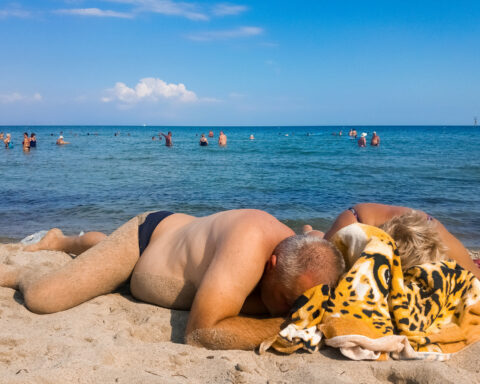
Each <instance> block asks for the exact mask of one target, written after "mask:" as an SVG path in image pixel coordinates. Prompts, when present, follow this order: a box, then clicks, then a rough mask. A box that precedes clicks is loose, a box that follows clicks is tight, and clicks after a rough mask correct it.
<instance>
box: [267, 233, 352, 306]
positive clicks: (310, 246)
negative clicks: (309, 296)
mask: <svg viewBox="0 0 480 384" xmlns="http://www.w3.org/2000/svg"><path fill="white" fill-rule="evenodd" d="M344 269H345V262H344V260H343V257H342V255H341V253H340V252H339V251H338V250H337V249H336V248H335V247H334V245H333V244H332V243H330V242H328V241H327V240H324V239H321V238H319V237H317V236H309V235H297V236H291V237H288V238H286V239H285V240H283V241H282V242H281V243H280V244H278V245H277V247H276V248H275V250H274V252H273V254H272V256H270V259H269V260H268V262H267V265H266V267H265V273H264V275H263V277H262V280H261V282H260V293H261V297H262V301H263V303H264V304H265V306H266V307H267V309H268V311H269V312H270V313H271V314H272V315H282V314H286V313H287V312H288V311H289V310H290V308H291V306H292V304H293V303H294V301H295V300H296V299H297V297H298V296H300V295H301V294H302V293H303V292H305V291H306V290H307V289H310V288H312V287H314V286H316V285H319V284H328V285H330V286H334V285H335V284H336V283H337V281H338V279H339V277H340V276H341V274H342V273H343V272H344Z"/></svg>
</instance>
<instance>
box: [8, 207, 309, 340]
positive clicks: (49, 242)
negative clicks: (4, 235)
mask: <svg viewBox="0 0 480 384" xmlns="http://www.w3.org/2000/svg"><path fill="white" fill-rule="evenodd" d="M145 215H146V214H144V215H139V216H137V217H135V218H133V219H132V220H130V221H129V222H127V223H126V224H124V225H123V226H122V227H120V228H119V229H117V230H116V231H115V232H114V233H112V234H111V235H110V236H108V237H106V236H105V235H103V234H102V233H99V232H90V233H87V234H85V235H84V236H81V237H77V236H74V237H67V236H63V234H62V233H61V231H60V230H58V229H54V230H51V231H50V232H49V233H48V234H47V236H46V237H45V238H44V239H43V240H42V241H41V242H40V243H38V244H35V245H33V246H29V247H27V248H26V250H29V251H36V250H40V249H52V250H61V251H64V252H70V253H75V254H78V253H80V255H79V256H77V257H76V258H75V259H74V260H72V261H71V262H70V263H68V264H67V265H66V266H64V267H63V268H61V269H60V270H56V271H52V272H50V273H48V274H40V275H39V274H38V273H35V271H31V270H29V269H27V268H13V267H11V266H7V265H0V286H8V287H11V288H16V289H19V290H20V291H21V292H22V293H23V295H24V297H25V303H26V305H27V307H28V308H29V309H30V310H32V311H33V312H37V313H52V312H57V311H62V310H65V309H68V308H71V307H73V306H76V305H78V304H80V303H83V302H85V301H87V300H89V299H91V298H93V297H96V296H98V295H101V294H105V293H108V292H111V291H112V290H114V289H115V288H117V287H118V286H119V285H121V284H123V283H125V282H126V281H127V280H128V279H129V278H130V277H131V282H130V289H131V292H132V295H133V296H134V297H136V298H137V299H139V300H142V301H146V302H150V303H153V304H157V305H160V306H162V307H167V308H176V309H190V308H191V313H190V317H189V321H188V325H187V329H186V341H187V342H188V343H190V344H193V345H199V346H200V345H201V346H205V347H209V348H219V349H253V348H255V347H256V346H257V345H259V344H260V342H261V341H263V340H265V339H266V338H268V337H270V336H273V335H275V334H276V333H277V332H278V331H279V330H280V325H281V324H282V322H283V319H282V318H268V319H256V318H250V317H244V316H239V314H240V313H241V312H242V313H244V314H267V313H268V312H267V310H266V307H265V305H264V304H263V302H262V301H261V299H260V295H259V294H258V293H257V290H256V287H257V285H258V283H259V281H260V279H261V278H262V275H263V273H264V270H265V267H266V265H267V267H268V266H270V267H272V266H273V267H274V265H275V260H276V256H275V255H272V253H273V251H274V249H275V247H276V246H277V244H278V243H280V242H281V241H282V240H284V239H285V238H287V237H289V236H292V235H294V232H293V231H292V230H291V229H290V228H288V227H287V226H285V225H284V224H282V223H280V222H279V221H278V220H277V219H275V218H274V217H273V216H271V215H269V214H268V213H266V212H263V211H258V210H234V211H225V212H220V213H216V214H214V215H210V216H206V217H200V218H197V217H193V216H189V215H185V214H181V213H178V214H174V215H171V216H168V217H167V218H165V219H164V220H163V221H162V222H161V223H160V224H159V225H158V226H157V227H156V229H155V230H154V232H153V234H152V237H151V240H150V243H149V245H148V246H147V248H146V249H145V251H144V252H143V254H142V256H141V257H140V255H139V248H138V225H139V224H140V223H141V222H142V220H143V219H144V217H145ZM307 288H309V287H307ZM302 289H303V287H302V288H300V293H301V292H303V290H302Z"/></svg>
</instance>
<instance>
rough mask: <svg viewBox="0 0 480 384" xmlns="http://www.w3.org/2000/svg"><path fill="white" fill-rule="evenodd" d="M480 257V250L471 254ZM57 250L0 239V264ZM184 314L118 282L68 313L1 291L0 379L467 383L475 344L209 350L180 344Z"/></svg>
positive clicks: (46, 263)
mask: <svg viewBox="0 0 480 384" xmlns="http://www.w3.org/2000/svg"><path fill="white" fill-rule="evenodd" d="M472 255H473V256H474V257H480V252H479V251H473V253H472ZM70 260H71V257H70V256H69V255H67V254H65V253H63V252H54V251H40V252H35V253H29V252H24V251H22V246H21V245H20V244H0V263H4V264H9V265H27V264H28V265H32V266H35V267H36V268H53V267H60V266H61V265H63V264H65V263H67V262H68V261H70ZM187 319H188V312H187V311H176V310H169V309H165V308H160V307H157V306H154V305H150V304H146V303H142V302H138V301H137V300H135V299H134V298H133V297H132V296H131V295H130V294H129V292H128V289H127V288H126V287H125V288H123V289H120V290H118V291H116V292H115V293H112V294H108V295H103V296H99V297H96V298H94V299H92V300H90V301H88V302H86V303H83V304H81V305H79V306H77V307H75V308H72V309H69V310H67V311H63V312H59V313H54V314H49V315H36V314H34V313H32V312H30V311H28V310H27V309H26V308H25V306H24V302H23V297H22V295H21V294H20V293H18V292H16V291H15V290H13V289H9V288H0V340H1V342H0V375H1V377H2V383H39V382H45V383H64V382H79V383H96V382H104V383H158V382H162V383H187V382H188V383H263V384H265V383H290V382H303V383H324V382H335V383H355V384H359V383H365V384H370V383H392V382H394V383H403V382H416V383H425V382H429V383H455V384H462V383H472V382H475V380H477V379H478V377H479V372H480V343H477V344H475V345H472V346H470V347H469V348H467V349H466V350H464V351H462V352H460V353H458V354H456V355H454V356H453V357H452V359H451V360H449V361H447V362H444V363H442V362H422V361H387V362H368V361H360V362H355V361H351V360H348V359H346V358H345V357H343V356H342V355H341V354H340V353H339V352H338V351H336V350H333V349H330V348H327V349H322V350H321V351H320V352H317V353H314V354H309V353H304V352H300V353H295V354H293V355H290V356H284V355H279V354H275V353H271V352H268V353H266V354H265V355H258V354H257V353H256V352H253V351H250V352H248V351H236V350H230V351H211V350H207V349H204V348H196V347H192V346H189V345H185V344H183V343H182V341H183V333H184V330H185V327H186V322H187Z"/></svg>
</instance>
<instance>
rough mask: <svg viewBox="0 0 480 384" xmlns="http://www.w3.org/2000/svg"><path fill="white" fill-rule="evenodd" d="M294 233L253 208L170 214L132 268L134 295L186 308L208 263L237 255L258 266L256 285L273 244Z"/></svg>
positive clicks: (148, 300)
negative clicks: (195, 215) (200, 214)
mask: <svg viewBox="0 0 480 384" xmlns="http://www.w3.org/2000/svg"><path fill="white" fill-rule="evenodd" d="M267 229H268V230H267ZM292 235H294V233H293V231H292V230H291V229H290V228H288V227H287V226H286V225H284V224H282V223H280V222H279V221H278V220H277V219H275V218H274V217H273V216H271V215H269V214H267V213H266V212H262V211H256V210H248V209H246V210H233V211H224V212H220V213H216V214H213V215H210V216H205V217H200V218H197V217H194V216H189V215H185V214H182V213H177V214H174V215H171V216H169V217H167V218H165V219H164V220H162V222H160V224H158V226H157V227H156V229H155V231H154V232H153V234H152V237H151V239H150V243H149V245H148V247H147V248H146V249H145V251H144V252H143V254H142V256H141V257H140V259H139V261H138V262H137V264H136V265H135V269H134V270H133V274H132V280H131V286H130V288H131V291H132V294H133V295H134V296H135V297H136V298H138V299H140V300H142V301H147V302H151V303H153V304H156V305H160V306H162V307H167V308H174V309H190V308H191V306H192V303H193V299H194V298H195V293H196V291H197V290H198V288H199V287H200V286H201V284H202V281H203V278H204V276H205V273H206V272H207V270H208V269H209V267H210V265H211V264H212V261H214V260H215V261H216V262H217V263H220V262H223V260H228V259H230V258H233V257H240V258H241V259H242V260H240V261H241V262H242V263H243V262H244V261H245V259H246V258H247V257H248V258H251V260H250V262H253V263H254V264H256V265H259V266H261V272H260V275H258V273H257V275H256V276H255V277H256V278H258V280H257V282H258V281H259V280H260V277H261V274H262V273H263V268H264V266H265V263H266V262H267V260H268V258H269V257H270V255H271V254H272V252H273V250H274V248H275V246H276V245H277V244H278V243H279V242H280V241H282V240H283V239H285V238H286V237H289V236H292ZM245 239H250V240H251V242H246V241H245ZM256 241H257V244H255V242H256ZM235 254H236V255H235ZM227 264H229V265H231V264H230V263H227ZM227 272H228V269H227V270H222V273H221V274H219V276H214V277H213V278H215V279H216V280H217V281H218V283H219V285H223V283H224V281H223V280H224V279H225V276H226V275H227ZM253 288H254V286H251V287H250V289H252V290H253ZM263 309H264V312H265V313H266V310H265V308H263Z"/></svg>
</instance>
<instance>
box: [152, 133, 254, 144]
mask: <svg viewBox="0 0 480 384" xmlns="http://www.w3.org/2000/svg"><path fill="white" fill-rule="evenodd" d="M172 136H173V135H172V132H171V131H169V132H168V133H167V134H164V133H163V132H159V134H158V140H159V141H162V139H163V138H165V146H167V147H172V146H173V140H172ZM197 136H198V134H197ZM252 136H253V135H252ZM208 137H209V138H213V137H215V135H214V133H213V131H210V132H208ZM152 140H153V141H155V140H156V136H152ZM199 144H200V146H201V147H206V146H208V139H207V137H206V136H205V133H202V134H201V135H200V141H199ZM218 145H219V146H220V147H225V146H226V145H227V135H226V134H225V133H224V132H223V131H220V134H219V135H218Z"/></svg>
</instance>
